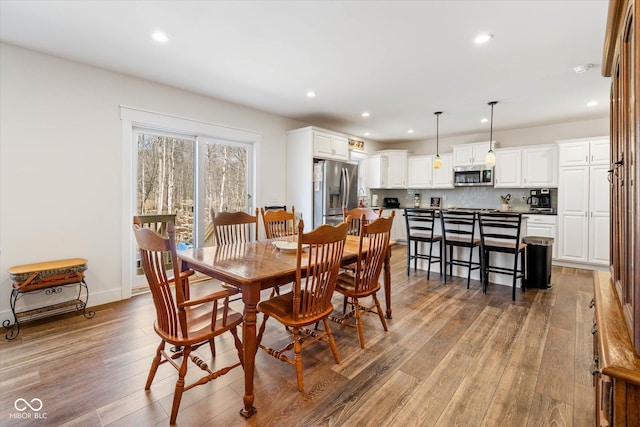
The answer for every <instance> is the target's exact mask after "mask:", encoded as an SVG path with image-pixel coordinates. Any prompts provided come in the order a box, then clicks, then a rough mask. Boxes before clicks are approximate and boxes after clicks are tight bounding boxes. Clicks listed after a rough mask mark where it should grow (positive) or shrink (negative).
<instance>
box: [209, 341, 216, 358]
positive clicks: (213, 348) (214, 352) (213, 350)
mask: <svg viewBox="0 0 640 427" xmlns="http://www.w3.org/2000/svg"><path fill="white" fill-rule="evenodd" d="M209 347H210V348H211V356H213V357H216V343H215V341H214V340H213V338H211V339H210V340H209Z"/></svg>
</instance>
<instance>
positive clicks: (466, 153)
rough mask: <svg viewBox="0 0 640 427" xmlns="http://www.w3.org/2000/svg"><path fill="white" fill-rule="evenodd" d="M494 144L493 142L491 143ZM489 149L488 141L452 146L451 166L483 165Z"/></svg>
mask: <svg viewBox="0 0 640 427" xmlns="http://www.w3.org/2000/svg"><path fill="white" fill-rule="evenodd" d="M493 145H494V146H495V142H494V143H493ZM488 151H489V141H487V142H476V143H472V144H460V145H454V146H453V166H454V167H455V166H475V165H483V164H484V158H485V156H486V155H487V152H488Z"/></svg>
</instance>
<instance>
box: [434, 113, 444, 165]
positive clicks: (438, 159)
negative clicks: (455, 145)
mask: <svg viewBox="0 0 640 427" xmlns="http://www.w3.org/2000/svg"><path fill="white" fill-rule="evenodd" d="M433 114H435V115H436V156H435V157H434V158H433V168H434V169H440V168H441V167H442V160H441V159H440V114H442V111H436V112H435V113H433Z"/></svg>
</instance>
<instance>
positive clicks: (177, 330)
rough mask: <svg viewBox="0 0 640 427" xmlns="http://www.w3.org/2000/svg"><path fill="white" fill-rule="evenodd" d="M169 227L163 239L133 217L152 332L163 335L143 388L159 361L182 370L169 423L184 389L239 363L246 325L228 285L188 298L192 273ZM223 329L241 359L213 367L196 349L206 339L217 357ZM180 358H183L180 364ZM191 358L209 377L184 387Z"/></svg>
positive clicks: (148, 387) (173, 420)
mask: <svg viewBox="0 0 640 427" xmlns="http://www.w3.org/2000/svg"><path fill="white" fill-rule="evenodd" d="M166 231H167V237H163V236H161V235H160V234H158V233H157V232H156V231H154V230H152V229H150V228H143V227H141V222H140V219H139V218H137V217H134V220H133V233H134V236H135V238H136V241H137V243H138V247H139V248H140V259H141V263H142V268H143V270H144V273H145V275H146V277H147V281H148V282H149V289H150V290H151V295H152V298H153V304H154V306H155V309H156V321H155V323H154V330H155V332H156V334H158V336H159V337H160V339H161V341H160V345H159V346H158V348H157V350H156V355H155V357H154V359H153V362H152V363H151V369H150V370H149V374H148V376H147V382H146V384H145V390H149V389H150V388H151V384H152V382H153V379H154V377H155V374H156V371H157V370H158V367H159V366H160V365H161V364H164V363H167V362H169V364H170V365H172V366H173V367H174V368H175V369H176V370H177V371H178V380H177V381H176V386H175V391H174V395H173V405H172V408H171V416H170V423H171V424H175V422H176V418H177V416H178V410H179V408H180V401H181V399H182V394H183V392H185V391H187V390H189V389H191V388H193V387H195V386H197V385H201V384H205V383H207V382H209V381H211V380H213V379H215V378H218V377H219V376H221V375H224V374H226V373H227V372H229V371H230V370H231V369H233V368H235V367H238V366H241V365H242V363H243V360H244V350H243V346H242V343H241V342H240V339H239V338H238V333H237V327H238V325H240V324H241V323H242V314H241V313H237V312H235V311H233V310H232V309H231V308H230V307H229V296H230V295H232V294H234V293H236V292H237V291H236V290H235V289H225V290H220V291H218V292H214V293H212V294H209V295H206V296H203V297H199V298H195V299H190V295H189V294H190V290H189V276H190V275H191V274H192V273H193V272H192V271H184V272H183V271H181V269H180V265H181V264H180V263H179V262H178V258H177V253H176V244H175V227H174V225H173V223H172V222H170V223H168V224H167V227H166ZM166 254H169V255H170V257H171V259H172V261H173V263H172V264H173V274H174V277H173V278H170V277H169V273H168V271H167V269H166V264H165V263H164V262H163V259H164V257H165V255H166ZM224 332H230V333H231V334H232V335H233V338H234V342H235V347H236V350H237V352H238V359H239V361H238V362H236V363H234V364H232V365H229V366H225V367H223V368H220V369H217V370H215V371H213V370H211V369H210V368H209V366H208V365H207V363H205V361H204V360H202V359H201V358H200V357H199V356H197V355H196V354H195V353H193V351H194V350H196V349H197V348H199V347H200V346H202V345H204V344H207V343H208V344H209V346H210V349H211V354H212V356H213V357H215V347H214V344H213V339H214V337H216V336H219V335H221V334H223V333H224ZM167 343H168V344H170V345H173V346H174V347H173V349H174V350H175V352H174V353H172V354H169V353H167V351H165V345H166V344H167ZM180 358H181V359H182V361H181V362H178V361H177V360H178V359H180ZM189 362H192V363H193V364H195V365H196V366H198V367H199V368H200V369H202V370H203V371H205V375H204V376H202V377H201V378H199V379H197V380H195V381H194V382H192V383H190V384H188V385H185V376H186V375H187V369H188V365H189Z"/></svg>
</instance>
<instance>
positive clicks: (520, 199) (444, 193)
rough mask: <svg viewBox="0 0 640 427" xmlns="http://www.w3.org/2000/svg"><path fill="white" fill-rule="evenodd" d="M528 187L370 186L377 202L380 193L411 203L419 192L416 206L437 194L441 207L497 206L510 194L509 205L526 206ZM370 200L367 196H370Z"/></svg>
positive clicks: (553, 198) (553, 194)
mask: <svg viewBox="0 0 640 427" xmlns="http://www.w3.org/2000/svg"><path fill="white" fill-rule="evenodd" d="M529 191H530V189H528V188H493V187H458V188H453V189H433V190H380V189H377V190H371V195H372V196H373V195H374V194H375V195H377V196H378V197H377V198H378V202H379V204H382V199H383V198H384V197H397V198H398V200H399V201H400V205H401V206H402V207H413V202H414V194H415V193H418V194H420V206H421V207H429V204H430V201H431V197H440V198H441V207H443V208H451V207H458V208H461V207H462V208H479V209H501V208H502V203H501V202H500V196H501V195H502V196H506V195H507V194H511V203H510V205H511V208H512V209H517V210H526V209H528V208H529V205H527V202H526V200H527V197H529ZM370 200H371V199H370ZM551 206H552V207H554V208H555V207H556V206H557V191H556V189H552V190H551Z"/></svg>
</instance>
